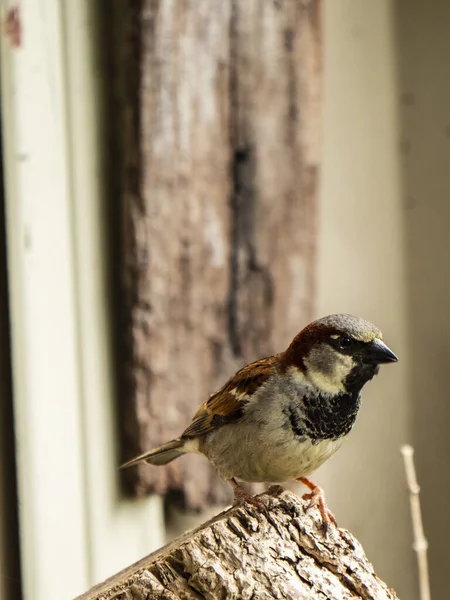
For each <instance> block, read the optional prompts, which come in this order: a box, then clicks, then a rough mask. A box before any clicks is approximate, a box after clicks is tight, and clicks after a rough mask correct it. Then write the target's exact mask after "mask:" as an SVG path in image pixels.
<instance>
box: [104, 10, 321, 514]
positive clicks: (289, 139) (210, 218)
mask: <svg viewBox="0 0 450 600" xmlns="http://www.w3.org/2000/svg"><path fill="white" fill-rule="evenodd" d="M115 7H116V13H117V14H119V15H120V18H119V19H117V18H116V28H119V29H120V30H121V36H122V41H121V42H120V43H118V53H117V60H116V63H117V64H116V67H117V68H116V80H117V81H116V84H117V85H116V90H118V119H117V124H118V127H119V129H120V133H121V138H119V144H120V145H121V148H122V151H123V160H122V163H123V165H124V168H123V173H122V178H121V184H120V187H121V190H122V191H121V194H122V195H121V198H122V200H121V201H122V207H123V210H122V236H121V260H120V262H121V264H120V266H119V268H120V270H121V277H122V300H121V302H122V316H123V321H122V325H121V327H122V329H123V331H124V336H125V340H124V341H125V343H124V351H123V362H124V367H123V368H124V372H125V376H124V378H123V379H124V386H123V392H122V394H121V400H120V414H121V428H122V434H123V436H122V437H123V440H124V444H123V453H122V455H123V458H124V459H128V458H130V457H131V456H133V455H137V454H140V453H141V452H143V451H145V450H148V449H150V448H152V447H154V446H157V445H159V444H161V443H163V442H165V441H167V440H168V439H171V438H173V437H177V436H178V435H179V434H180V432H181V431H182V430H183V429H184V428H185V427H186V426H187V425H188V423H189V420H190V418H191V417H192V415H193V414H194V413H195V411H196V409H197V407H198V406H199V405H200V404H201V403H202V402H203V401H204V400H205V398H207V397H208V395H209V394H210V393H212V392H213V391H214V390H215V389H217V388H218V387H219V386H221V385H222V384H223V383H224V382H225V381H226V379H227V378H228V377H229V376H230V375H231V374H232V373H233V372H234V371H235V370H237V368H239V367H241V366H242V365H244V364H245V363H248V362H251V361H252V360H255V359H257V358H260V357H262V356H265V355H268V354H272V353H275V352H278V351H280V350H282V349H283V347H284V346H286V345H287V344H288V343H289V341H290V340H291V338H292V337H293V336H294V335H295V334H296V333H297V332H298V331H299V329H301V327H303V326H304V325H305V324H306V323H307V321H308V320H309V319H310V317H311V315H312V309H313V305H314V267H315V237H316V197H317V184H318V166H319V161H320V126H319V122H320V104H321V80H322V77H321V47H320V23H319V18H318V11H319V2H318V1H317V0H312V1H305V0H303V1H300V0H284V1H275V0H258V1H256V0H249V1H248V2H242V3H241V2H238V1H237V0H234V1H232V0H213V1H211V0H184V1H182V2H181V1H180V2H175V1H161V0H132V1H130V2H128V3H124V0H116V2H115ZM117 82H118V83H117ZM124 477H125V478H126V481H127V483H128V486H129V487H130V488H131V489H132V490H133V492H134V493H136V494H138V495H142V494H145V493H148V492H150V491H153V492H158V493H166V494H170V495H171V498H172V499H174V500H176V501H178V502H179V503H181V504H183V505H185V506H187V507H189V508H192V509H200V508H203V507H205V506H206V505H208V504H210V503H212V502H216V503H220V502H225V501H227V500H229V498H230V495H229V491H228V489H227V487H225V486H224V485H223V484H222V483H221V482H219V480H218V478H217V477H216V475H215V474H214V473H213V472H212V470H211V468H210V467H209V466H208V465H207V464H206V462H205V461H202V460H201V459H199V458H197V457H193V458H183V459H182V460H180V461H176V462H174V463H172V464H171V465H169V466H167V467H164V468H158V469H157V468H151V467H148V466H146V465H140V466H139V467H136V468H134V469H132V470H129V471H128V472H125V473H124Z"/></svg>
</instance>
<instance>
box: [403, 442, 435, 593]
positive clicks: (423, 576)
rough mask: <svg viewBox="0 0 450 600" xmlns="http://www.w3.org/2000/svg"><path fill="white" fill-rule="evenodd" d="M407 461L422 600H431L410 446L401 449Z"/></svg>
mask: <svg viewBox="0 0 450 600" xmlns="http://www.w3.org/2000/svg"><path fill="white" fill-rule="evenodd" d="M401 453H402V454H403V459H404V461H405V471H406V481H407V482H408V487H409V492H410V496H409V498H410V502H411V518H412V523H413V530H414V550H415V551H416V553H417V564H418V568H419V585H420V600H431V593H430V577H429V573H428V559H427V550H428V542H427V539H426V537H425V534H424V532H423V523H422V513H421V510H420V498H419V493H420V486H419V484H418V483H417V477H416V469H415V466H414V458H413V455H414V448H413V447H412V446H409V445H405V446H402V447H401Z"/></svg>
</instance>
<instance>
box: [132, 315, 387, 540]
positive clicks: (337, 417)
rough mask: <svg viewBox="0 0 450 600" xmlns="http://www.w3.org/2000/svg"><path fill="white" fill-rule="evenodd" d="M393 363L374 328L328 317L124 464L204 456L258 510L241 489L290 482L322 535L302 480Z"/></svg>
mask: <svg viewBox="0 0 450 600" xmlns="http://www.w3.org/2000/svg"><path fill="white" fill-rule="evenodd" d="M397 361H398V358H397V356H396V355H395V354H394V353H393V352H392V350H390V349H389V348H388V346H387V345H386V344H385V342H384V341H383V336H382V333H381V331H380V330H379V329H378V328H377V327H376V326H375V325H373V324H372V323H370V322H368V321H366V320H364V319H362V318H361V317H357V316H352V315H349V314H333V315H328V316H326V317H323V318H320V319H317V320H315V321H313V322H312V323H310V324H309V325H307V326H306V327H305V328H304V329H302V330H301V331H300V333H298V334H297V335H296V336H295V337H294V339H293V340H292V342H291V343H290V344H289V346H288V347H287V349H286V350H284V351H283V352H280V353H279V354H275V355H274V356H269V357H266V358H261V359H259V360H256V361H255V362H252V363H251V364H249V365H247V366H245V367H243V368H242V369H240V370H239V371H237V372H236V373H235V374H234V375H233V376H232V377H231V378H230V379H229V380H228V381H227V382H226V383H225V384H224V385H223V387H222V388H220V389H219V390H218V391H217V392H215V393H214V394H212V395H211V396H210V397H209V398H208V399H207V400H206V401H205V402H204V403H203V404H202V405H201V406H200V408H199V409H198V411H197V412H196V413H195V415H194V417H193V419H192V421H191V423H190V425H189V426H188V427H187V428H186V429H185V430H184V432H183V433H182V434H181V435H180V437H178V438H176V439H174V440H171V441H169V442H167V443H165V444H163V445H162V446H160V447H158V448H155V449H152V450H150V451H148V452H145V453H144V454H141V455H140V456H137V457H136V458H133V459H132V460H129V461H128V462H126V463H125V464H123V465H122V467H121V468H126V467H131V466H133V465H136V464H138V463H140V462H146V463H149V464H151V465H157V466H160V465H166V464H168V463H170V462H172V461H173V460H175V459H176V458H179V457H180V456H182V455H184V454H188V453H195V454H200V455H203V456H205V457H206V458H207V459H208V460H209V461H210V462H211V463H212V465H213V466H214V467H215V469H216V471H217V473H218V475H219V476H220V477H221V478H222V479H223V480H225V481H227V482H229V483H230V484H231V486H232V488H233V491H234V498H235V502H236V503H248V504H252V505H254V506H255V507H257V508H259V509H262V508H264V507H265V505H264V503H262V502H261V500H260V498H256V497H254V496H252V495H251V494H250V493H248V492H247V491H246V490H245V488H244V487H243V486H242V482H271V483H283V482H287V481H290V480H297V481H299V482H301V483H302V484H304V485H305V486H306V487H307V488H308V489H309V492H308V493H306V494H304V495H303V498H304V499H305V500H309V503H308V505H307V508H310V507H313V506H317V508H318V509H319V511H320V514H321V518H322V523H323V526H324V529H325V532H326V531H327V530H328V528H329V527H330V525H331V524H333V525H335V526H336V519H335V517H334V515H333V513H332V512H331V511H330V510H329V509H328V506H327V504H326V500H325V493H324V490H323V489H322V488H321V487H320V486H318V485H316V484H315V483H314V482H313V481H312V480H311V479H309V475H310V474H311V473H313V472H314V471H316V470H317V469H318V468H319V467H320V466H321V465H322V464H323V463H324V462H325V461H326V460H328V459H329V458H330V457H331V456H332V455H333V454H334V453H335V452H336V451H337V450H338V449H339V448H340V446H341V445H342V442H343V441H344V440H345V439H346V438H347V436H348V434H349V433H350V431H351V430H352V428H353V426H354V424H355V420H356V417H357V414H358V410H359V408H360V404H361V391H362V388H363V387H364V386H365V384H366V383H367V382H368V381H370V380H371V379H372V378H373V377H374V376H375V375H376V374H377V373H378V371H379V368H380V365H382V364H387V363H395V362H397Z"/></svg>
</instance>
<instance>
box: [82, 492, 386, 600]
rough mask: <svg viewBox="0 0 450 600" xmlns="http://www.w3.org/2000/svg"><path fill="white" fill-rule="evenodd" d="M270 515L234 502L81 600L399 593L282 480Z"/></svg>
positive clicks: (318, 599)
mask: <svg viewBox="0 0 450 600" xmlns="http://www.w3.org/2000/svg"><path fill="white" fill-rule="evenodd" d="M265 499H266V500H267V501H268V502H269V503H270V512H269V513H268V514H267V515H263V514H256V513H255V512H254V508H247V507H235V508H232V509H230V510H228V511H226V512H224V513H222V514H220V515H218V516H217V517H216V518H214V519H212V520H211V521H209V522H208V523H205V524H204V525H202V526H201V527H199V528H198V529H196V530H194V531H192V532H189V533H187V534H185V535H184V536H182V537H180V538H178V539H176V540H174V541H173V542H172V543H171V544H169V545H168V546H166V547H164V548H162V549H161V550H159V551H157V552H155V553H153V554H151V555H150V556H147V557H146V558H144V559H142V560H141V561H139V562H138V563H136V564H134V565H132V566H130V567H128V568H127V569H125V570H124V571H122V572H121V573H118V574H117V575H115V576H114V577H111V578H110V579H109V580H107V581H106V582H104V583H102V584H100V585H98V586H96V587H94V588H93V589H92V590H90V591H89V592H87V593H86V594H84V595H83V596H80V597H79V598H78V599H77V600H113V599H115V600H119V598H120V599H121V600H143V599H147V598H152V599H155V600H158V599H161V600H163V599H164V600H178V599H181V598H183V599H184V600H194V599H195V600H200V599H208V600H213V599H214V600H219V599H224V600H225V599H226V600H246V599H247V600H250V599H251V600H263V599H264V600H269V599H270V598H278V599H279V600H283V599H286V600H288V599H289V600H292V599H302V600H323V598H328V599H330V600H354V599H355V598H360V599H362V600H396V598H397V596H396V595H395V592H394V591H393V590H390V589H389V588H388V587H387V585H386V584H385V583H383V582H382V581H381V580H380V579H379V578H378V577H377V575H376V574H375V572H374V569H373V567H372V565H371V564H370V562H369V561H368V559H367V558H366V556H365V554H364V550H363V548H362V547H361V545H360V544H359V542H358V541H357V540H356V539H355V538H354V537H353V536H352V535H351V534H350V533H349V532H348V531H346V530H344V529H333V531H332V532H331V533H330V534H329V535H328V537H327V538H324V536H323V532H322V529H321V522H320V516H319V514H318V512H317V511H316V510H311V511H308V512H307V513H305V505H306V502H303V501H302V500H300V499H299V498H298V497H297V496H295V495H294V494H293V493H292V492H289V491H287V490H283V489H282V488H280V487H279V486H276V487H274V488H272V489H271V490H270V497H269V496H268V495H266V496H265Z"/></svg>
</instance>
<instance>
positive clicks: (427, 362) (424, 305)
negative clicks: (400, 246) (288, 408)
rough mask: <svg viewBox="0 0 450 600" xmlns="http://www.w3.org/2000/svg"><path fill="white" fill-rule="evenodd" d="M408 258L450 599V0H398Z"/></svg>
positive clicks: (421, 465) (426, 502)
mask: <svg viewBox="0 0 450 600" xmlns="http://www.w3.org/2000/svg"><path fill="white" fill-rule="evenodd" d="M395 8H396V12H395V16H396V19H395V23H396V38H397V43H398V46H397V58H398V74H399V92H400V96H399V97H400V103H399V107H400V108H399V110H400V138H401V146H400V147H401V151H402V152H401V154H402V158H401V161H402V162H401V174H402V195H403V205H404V207H405V225H406V248H407V256H408V282H407V283H408V285H407V289H408V301H409V314H410V330H411V387H410V393H409V401H410V404H411V412H412V439H413V441H414V444H415V446H416V459H417V467H418V475H419V481H420V483H421V486H422V504H423V511H424V521H425V531H426V533H427V536H428V540H429V544H430V552H429V554H430V571H431V584H432V592H433V594H432V595H433V597H434V598H448V597H449V591H448V557H449V549H448V539H449V537H450V516H449V511H448V503H449V495H450V468H449V463H450V402H449V391H448V387H447V373H448V369H449V364H450V342H449V339H450V318H449V307H450V267H449V263H450V260H449V259H450V235H449V230H450V79H449V75H448V73H449V69H448V62H449V57H450V2H448V0H436V1H435V2H433V3H432V6H431V4H426V3H424V2H421V1H420V0H397V2H396V3H395Z"/></svg>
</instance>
